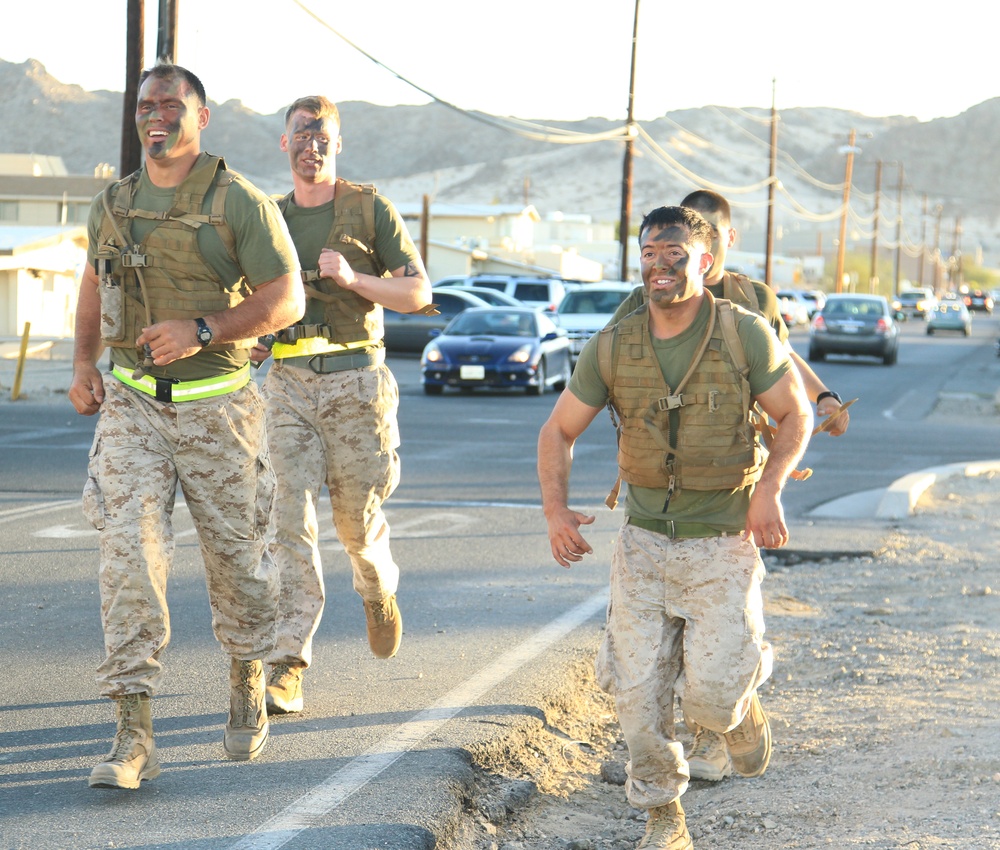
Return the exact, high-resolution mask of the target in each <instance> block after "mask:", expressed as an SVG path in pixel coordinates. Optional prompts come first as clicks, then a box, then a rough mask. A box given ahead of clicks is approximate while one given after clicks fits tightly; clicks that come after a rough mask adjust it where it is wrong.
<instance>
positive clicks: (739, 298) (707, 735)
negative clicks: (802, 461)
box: [609, 189, 850, 782]
mask: <svg viewBox="0 0 1000 850" xmlns="http://www.w3.org/2000/svg"><path fill="white" fill-rule="evenodd" d="M681 206H682V207H689V208H690V209H693V210H697V211H698V212H699V213H701V215H702V217H703V218H704V219H705V220H706V221H708V223H709V224H710V225H711V227H712V248H711V251H712V257H713V260H712V267H711V268H710V269H709V270H708V272H706V274H705V289H707V290H708V291H709V292H711V293H712V295H714V296H715V297H716V298H726V299H728V300H730V301H732V302H733V303H734V304H739V305H740V306H741V307H744V308H745V309H747V310H749V311H751V312H752V313H757V314H759V315H760V316H763V317H764V319H766V320H767V322H768V324H769V325H770V326H771V328H772V329H773V330H774V332H775V333H776V334H777V335H778V339H779V340H780V341H781V343H782V345H784V346H785V347H786V349H787V351H788V355H789V357H791V360H792V365H794V366H795V368H796V370H797V371H798V373H799V376H800V377H801V378H802V383H803V385H804V387H805V390H806V396H807V397H808V398H810V399H812V400H813V401H814V402H815V403H816V417H817V419H819V418H826V417H828V416H833V415H834V414H836V413H837V411H838V410H839V409H840V407H841V405H842V404H843V401H842V399H841V397H840V396H839V395H838V394H837V393H835V392H832V391H831V390H829V389H828V388H827V386H826V384H824V383H823V381H822V380H821V379H820V377H819V376H818V375H817V374H816V373H815V372H814V371H813V370H812V368H811V367H810V366H809V364H808V363H807V362H806V361H805V360H804V359H803V358H802V357H801V356H800V355H799V354H797V353H796V352H795V351H794V350H793V349H792V347H791V345H789V343H788V328H786V327H785V322H784V320H783V319H782V318H781V312H780V310H779V307H778V299H777V298H776V297H775V295H774V292H773V290H772V289H771V288H770V287H769V286H768V285H767V284H765V283H762V282H761V281H757V280H750V279H749V278H748V277H747V276H746V275H741V274H737V273H735V272H730V271H726V255H727V252H728V250H729V249H730V248H732V247H733V245H734V244H736V229H735V228H734V227H733V226H732V213H731V209H730V206H729V202H728V201H727V200H726V199H725V198H724V197H723V196H722V195H720V194H718V193H717V192H712V191H709V190H707V189H699V190H697V191H694V192H691V193H690V194H689V195H687V196H686V197H685V198H684V200H683V201H681ZM645 298H646V295H645V290H644V288H643V287H642V286H638V287H636V288H635V290H634V291H633V292H632V293H631V295H629V297H628V298H627V299H626V300H625V301H624V302H623V303H622V304H621V306H620V307H619V308H618V310H617V311H616V312H615V315H614V316H613V317H612V319H611V321H610V322H609V324H614V323H616V322H617V321H619V320H620V319H621V318H623V317H624V316H627V315H628V314H629V313H631V312H632V311H633V310H634V309H635V308H636V307H639V306H640V305H641V304H642V303H643V301H644V300H645ZM849 424H850V414H849V413H848V412H847V411H846V410H845V411H843V412H842V413H840V414H839V415H838V416H836V417H835V418H834V419H832V420H831V422H830V425H829V426H828V427H827V428H826V429H825V430H827V431H828V432H829V433H830V435H831V436H834V437H839V436H840V435H841V434H843V433H844V432H846V431H847V427H848V425H849ZM688 720H689V722H688V725H689V727H691V731H692V732H693V733H694V741H693V742H692V744H691V751H690V752H689V753H688V767H689V768H690V769H691V778H692V779H702V780H706V781H708V782H718V781H719V780H722V779H725V778H726V777H727V776H729V775H730V774H731V773H732V766H731V764H730V762H729V754H728V752H727V750H726V742H725V739H724V738H723V737H722V736H721V735H719V734H718V733H716V732H713V731H712V730H711V729H706V728H703V727H698V726H697V725H695V724H693V723H691V722H690V718H688Z"/></svg>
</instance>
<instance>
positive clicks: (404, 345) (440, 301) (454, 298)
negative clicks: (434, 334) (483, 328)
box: [383, 290, 490, 353]
mask: <svg viewBox="0 0 1000 850" xmlns="http://www.w3.org/2000/svg"><path fill="white" fill-rule="evenodd" d="M431 296H432V298H433V302H434V304H436V305H437V309H438V312H439V315H437V316H425V315H422V314H418V313H397V312H396V311H395V310H389V309H387V308H386V309H383V322H384V324H385V350H386V351H394V352H417V353H419V352H421V351H423V350H424V346H425V345H427V343H428V341H429V340H430V338H431V331H434V330H437V331H440V330H443V329H444V327H445V326H446V325H447V324H448V322H450V321H451V320H452V319H454V318H455V316H457V315H458V314H459V313H461V312H462V311H463V310H466V309H468V308H469V307H489V306H490V305H489V304H488V303H487V302H486V301H483V299H482V298H480V297H479V296H478V295H473V294H472V293H471V292H454V291H451V292H449V291H445V290H434V291H433V292H432V293H431Z"/></svg>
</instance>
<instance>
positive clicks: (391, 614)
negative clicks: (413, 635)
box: [364, 595, 403, 658]
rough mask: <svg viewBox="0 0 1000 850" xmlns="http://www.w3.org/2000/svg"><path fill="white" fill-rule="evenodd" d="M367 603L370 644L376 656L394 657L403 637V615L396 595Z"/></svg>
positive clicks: (366, 611) (366, 613) (366, 616)
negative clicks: (397, 603)
mask: <svg viewBox="0 0 1000 850" xmlns="http://www.w3.org/2000/svg"><path fill="white" fill-rule="evenodd" d="M364 603H365V618H366V619H367V620H368V645H369V646H370V647H371V648H372V652H373V653H374V654H375V657H376V658H392V656H394V655H395V654H396V650H398V649H399V642H400V640H401V639H402V637H403V617H402V615H401V614H400V613H399V606H397V605H396V597H395V595H393V596H387V597H386V598H385V599H382V600H380V601H378V602H369V601H368V600H367V599H365V600H364Z"/></svg>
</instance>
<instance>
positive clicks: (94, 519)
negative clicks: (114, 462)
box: [83, 440, 107, 531]
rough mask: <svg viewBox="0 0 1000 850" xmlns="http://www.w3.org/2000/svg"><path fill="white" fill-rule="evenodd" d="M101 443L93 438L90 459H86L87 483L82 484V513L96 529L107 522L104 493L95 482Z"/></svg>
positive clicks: (102, 526)
mask: <svg viewBox="0 0 1000 850" xmlns="http://www.w3.org/2000/svg"><path fill="white" fill-rule="evenodd" d="M100 451H101V444H100V441H99V440H94V445H93V446H92V447H91V449H90V459H89V460H88V461H87V483H86V484H85V485H84V486H83V515H84V517H86V519H87V522H89V523H90V524H91V525H92V526H93V527H94V528H96V529H97V530H98V531H102V530H103V529H104V526H105V525H106V524H107V523H106V519H105V512H104V494H103V493H102V492H101V487H100V485H99V484H98V483H97V458H98V456H99V455H100Z"/></svg>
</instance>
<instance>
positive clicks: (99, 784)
mask: <svg viewBox="0 0 1000 850" xmlns="http://www.w3.org/2000/svg"><path fill="white" fill-rule="evenodd" d="M114 703H115V717H116V719H117V721H118V729H117V731H116V732H115V740H114V743H113V744H112V745H111V752H110V753H108V755H107V758H105V759H104V761H102V762H101V763H100V764H99V765H97V766H96V767H95V768H94V769H93V770H92V771H91V772H90V779H89V780H88V784H89V785H90V787H91V788H138V787H139V783H140V782H142V780H144V779H156V777H157V776H159V775H160V760H159V759H158V758H157V757H156V744H154V743H153V719H152V716H151V714H150V711H149V707H150V706H149V696H148V695H147V694H127V695H126V696H123V697H115V700H114Z"/></svg>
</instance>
